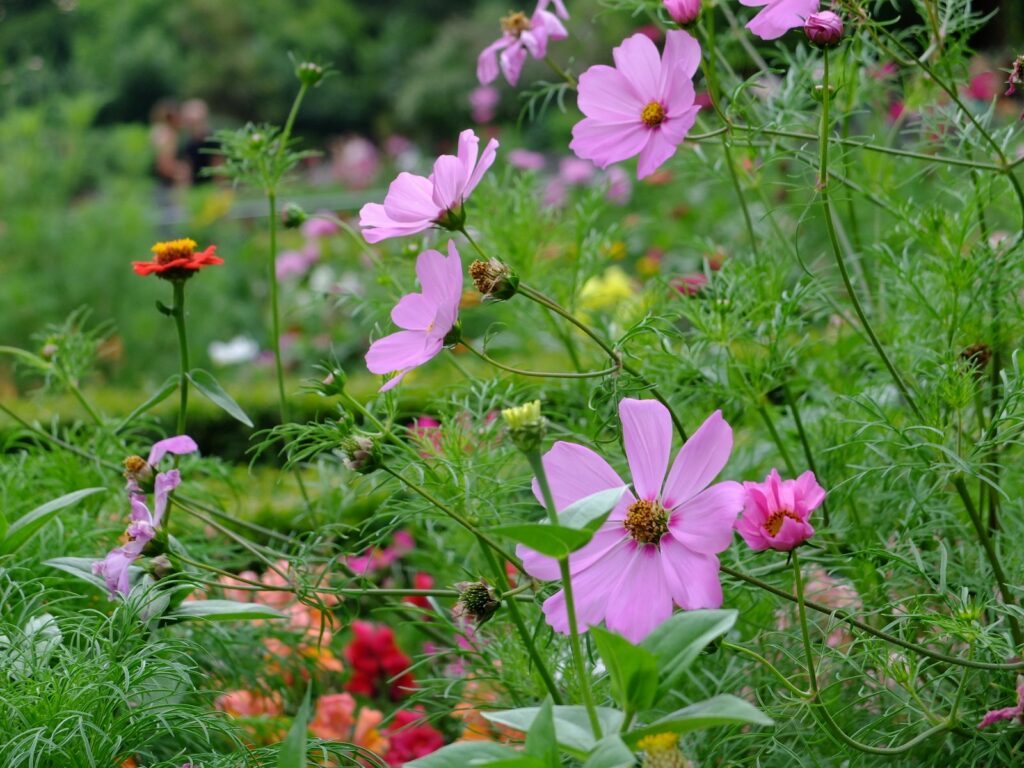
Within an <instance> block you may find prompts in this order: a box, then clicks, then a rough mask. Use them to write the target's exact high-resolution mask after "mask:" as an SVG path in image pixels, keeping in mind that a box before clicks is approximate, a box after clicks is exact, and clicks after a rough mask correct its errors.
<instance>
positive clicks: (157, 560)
mask: <svg viewBox="0 0 1024 768" xmlns="http://www.w3.org/2000/svg"><path fill="white" fill-rule="evenodd" d="M145 569H146V570H147V571H148V572H149V573H151V574H153V578H154V579H155V580H156V581H160V579H166V578H167V577H168V576H170V575H171V574H173V573H174V572H175V571H176V570H177V569H176V568H175V567H174V564H173V563H171V560H170V558H168V557H167V555H157V556H156V557H153V558H150V560H149V561H148V562H147V563H146V565H145Z"/></svg>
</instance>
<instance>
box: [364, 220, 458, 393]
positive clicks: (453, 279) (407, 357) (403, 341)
mask: <svg viewBox="0 0 1024 768" xmlns="http://www.w3.org/2000/svg"><path fill="white" fill-rule="evenodd" d="M416 277H417V278H418V279H419V282H420V287H421V288H422V289H423V292H422V293H409V294H406V295H405V296H403V297H402V299H401V301H399V302H398V304H396V305H395V308H394V309H393V310H391V319H392V320H393V321H394V323H395V325H397V326H398V327H399V328H402V329H403V330H401V331H398V333H392V334H391V335H390V336H385V337H384V338H383V339H379V340H377V341H375V342H374V343H373V344H371V345H370V349H369V351H368V352H367V353H366V367H367V368H369V369H370V372H371V373H377V374H384V373H397V374H398V375H397V376H395V377H394V378H392V379H389V380H388V381H387V382H385V383H384V386H382V387H381V388H380V391H381V392H386V391H387V390H389V389H391V388H393V387H395V386H397V385H398V382H400V381H401V380H402V378H403V377H404V376H405V374H407V373H408V372H409V371H411V370H412V369H413V368H415V367H416V366H419V365H423V364H424V363H425V362H427V361H428V360H430V359H431V358H433V357H434V356H435V355H436V354H437V353H438V352H440V351H441V349H442V348H443V347H444V344H445V337H446V336H447V335H448V333H449V332H450V331H451V330H452V328H453V327H454V326H455V322H456V320H458V316H459V302H460V301H461V300H462V260H461V259H460V258H459V252H458V251H457V250H456V248H455V243H454V242H452V241H451V240H449V241H448V256H444V255H443V254H442V253H441V252H440V251H435V250H428V251H424V252H423V253H421V254H420V255H419V256H418V257H417V259H416Z"/></svg>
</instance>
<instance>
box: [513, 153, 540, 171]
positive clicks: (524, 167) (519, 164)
mask: <svg viewBox="0 0 1024 768" xmlns="http://www.w3.org/2000/svg"><path fill="white" fill-rule="evenodd" d="M508 164H509V165H511V166H512V167H513V168H518V169H519V170H521V171H539V170H541V169H543V168H544V155H542V154H541V153H540V152H532V151H530V150H529V149H513V150H511V151H510V152H509V153H508Z"/></svg>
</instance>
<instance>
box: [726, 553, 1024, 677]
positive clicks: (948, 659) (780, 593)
mask: <svg viewBox="0 0 1024 768" xmlns="http://www.w3.org/2000/svg"><path fill="white" fill-rule="evenodd" d="M721 570H722V573H725V574H727V575H729V576H732V577H733V578H734V579H738V580H740V581H743V582H746V583H747V584H751V585H753V586H755V587H757V588H759V589H763V590H764V591H765V592H769V593H771V594H773V595H775V596H776V597H781V598H782V599H783V600H788V601H789V602H792V603H795V602H796V598H795V597H793V595H791V594H790V593H789V592H786V591H785V590H783V589H779V588H778V587H775V586H772V585H771V584H769V583H768V582H766V581H763V580H761V579H759V578H757V577H756V576H751V575H750V574H748V573H744V572H743V571H739V570H736V569H735V568H732V567H731V566H728V565H724V564H723V565H722V566H721ZM804 605H805V606H807V607H808V608H810V609H811V610H812V611H817V612H818V613H821V614H824V615H825V616H831V617H833V618H835V619H838V620H839V621H842V622H845V623H846V624H849V625H850V626H852V627H856V628H857V629H859V630H862V631H863V632H867V633H868V634H869V635H873V636H874V637H877V638H878V639H879V640H884V641H885V642H887V643H892V644H893V645H898V646H899V647H900V648H905V649H906V650H908V651H913V652H914V653H917V654H920V655H921V656H927V657H928V658H930V659H935V660H936V661H943V662H945V663H947V664H952V665H954V666H957V667H969V668H971V669H987V670H989V671H998V672H1015V671H1018V670H1024V661H1018V662H1013V663H1011V664H998V663H993V662H987V661H973V660H971V659H961V658H958V657H956V656H950V655H948V654H945V653H939V652H938V651H933V650H931V649H930V648H927V647H925V646H923V645H917V644H916V643H911V642H908V641H906V640H903V639H902V638H899V637H896V636H895V635H890V634H889V633H888V632H883V631H882V630H880V629H875V628H874V627H873V626H871V625H870V624H867V623H865V622H863V621H861V620H860V619H857V618H855V617H854V616H852V615H851V614H849V613H847V612H846V611H844V610H842V609H837V608H829V607H828V606H827V605H822V604H821V603H816V602H814V601H812V600H804Z"/></svg>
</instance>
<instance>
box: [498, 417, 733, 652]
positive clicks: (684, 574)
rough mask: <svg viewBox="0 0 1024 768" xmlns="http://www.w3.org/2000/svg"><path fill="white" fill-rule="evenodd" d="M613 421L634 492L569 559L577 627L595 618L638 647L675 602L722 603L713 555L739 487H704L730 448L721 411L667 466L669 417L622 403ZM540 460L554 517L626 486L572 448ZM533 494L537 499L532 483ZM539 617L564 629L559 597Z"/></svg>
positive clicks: (527, 558) (538, 571)
mask: <svg viewBox="0 0 1024 768" xmlns="http://www.w3.org/2000/svg"><path fill="white" fill-rule="evenodd" d="M619 417H620V418H621V419H622V437H623V441H624V443H625V447H626V459H627V461H628V463H629V469H630V472H631V473H632V475H633V487H632V490H630V489H628V488H627V489H626V490H625V492H624V494H623V496H622V499H621V500H620V501H619V503H618V505H617V506H616V507H615V509H614V510H612V513H611V514H610V515H609V516H608V519H607V521H605V523H604V524H603V525H602V526H601V527H600V528H599V529H598V531H597V533H595V534H594V538H593V539H592V540H591V541H590V543H589V544H587V545H586V546H585V547H583V548H582V549H580V550H579V551H577V552H574V553H573V554H572V555H570V557H569V570H570V573H571V574H572V586H573V595H574V598H575V603H576V618H577V621H578V624H579V626H580V629H581V630H583V631H585V630H586V628H588V627H592V626H594V625H596V624H598V623H600V622H601V621H602V620H603V621H604V622H605V624H606V626H607V627H608V629H610V630H612V631H613V632H617V633H619V634H621V635H623V636H624V637H626V638H627V639H628V640H630V641H631V642H634V643H637V642H639V641H641V640H643V638H644V637H646V636H647V634H648V633H650V631H651V630H653V629H654V628H655V627H657V626H658V625H659V624H660V623H661V622H663V621H664V620H665V619H667V618H668V617H669V616H670V615H671V614H672V604H673V602H674V603H675V604H676V605H678V606H679V607H680V608H683V609H684V610H694V609H696V608H718V607H719V606H721V604H722V585H721V583H720V582H719V580H718V558H717V557H716V555H717V554H718V553H719V552H721V551H722V550H724V549H725V548H726V547H728V546H729V544H730V542H731V541H732V529H733V524H734V523H735V521H736V515H738V514H739V512H740V510H741V509H742V508H743V487H742V486H741V485H740V484H739V483H735V482H732V481H728V482H723V483H716V484H715V485H711V484H710V483H711V481H712V480H714V479H715V477H716V476H717V475H718V473H719V472H721V471H722V467H724V466H725V463H726V461H727V460H728V459H729V454H730V452H731V451H732V429H731V428H730V427H729V425H728V424H727V423H726V422H725V420H724V419H723V418H722V413H721V411H715V412H714V413H713V414H711V415H710V416H709V417H708V418H707V420H706V421H705V422H704V423H703V424H702V425H701V427H700V429H698V430H697V431H696V432H695V433H694V434H693V436H692V437H691V438H690V439H689V440H687V441H686V443H685V445H683V447H682V448H680V449H679V453H677V454H676V458H675V461H674V462H673V463H672V466H671V468H669V458H670V453H671V449H672V418H671V416H670V415H669V412H668V409H667V408H665V406H663V405H662V404H661V403H659V402H657V401H655V400H631V399H626V400H623V401H622V402H621V403H619ZM543 463H544V470H545V473H546V474H547V477H548V481H549V483H550V485H551V492H552V494H553V495H554V500H555V506H556V507H557V509H558V511H559V512H560V511H562V510H563V509H565V508H566V507H568V506H569V505H570V504H572V503H574V502H576V501H579V500H580V499H582V498H585V497H587V496H590V495H591V494H594V493H597V492H598V491H603V490H607V489H610V488H619V487H623V486H625V485H626V483H624V482H623V481H622V479H621V478H620V477H619V475H618V474H617V473H616V472H615V470H614V469H612V468H611V467H610V466H609V465H608V463H607V462H606V461H605V460H604V459H602V458H601V457H600V456H598V455H597V454H596V453H594V452H593V451H592V450H590V449H589V448H586V447H584V446H582V445H577V444H575V443H565V442H557V443H555V444H554V446H552V448H551V450H550V451H548V452H547V453H546V454H545V455H544V458H543ZM533 492H534V495H535V496H536V497H537V498H538V499H540V498H541V495H540V489H539V488H538V486H537V482H536V480H534V484H533ZM516 553H517V554H518V555H519V557H520V558H522V561H523V566H524V567H525V568H526V572H527V573H529V574H530V575H531V576H534V577H536V578H538V579H546V580H555V579H558V578H559V567H558V563H557V561H555V560H553V559H552V558H549V557H545V556H543V555H540V554H538V553H537V552H535V551H533V550H531V549H528V548H526V547H524V546H522V545H520V546H519V547H517V549H516ZM544 615H545V616H546V617H547V620H548V623H549V624H550V625H551V626H552V627H553V628H554V629H555V630H557V631H558V632H561V633H563V634H566V633H568V631H569V619H568V616H567V614H566V608H565V596H564V593H563V592H562V591H558V592H556V593H555V594H554V595H552V596H551V597H549V598H548V599H547V600H545V601H544Z"/></svg>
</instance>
